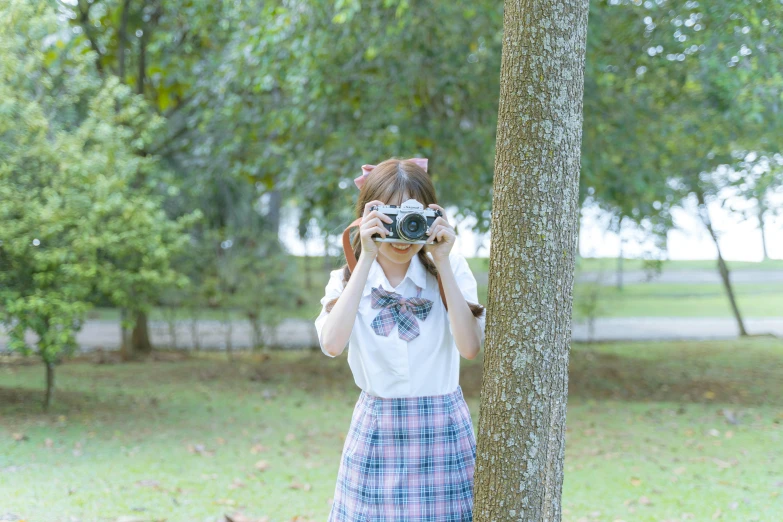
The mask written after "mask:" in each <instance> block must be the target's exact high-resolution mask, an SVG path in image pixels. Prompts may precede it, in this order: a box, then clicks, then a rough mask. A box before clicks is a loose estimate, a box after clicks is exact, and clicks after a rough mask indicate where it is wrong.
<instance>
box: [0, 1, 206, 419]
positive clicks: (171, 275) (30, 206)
mask: <svg viewBox="0 0 783 522" xmlns="http://www.w3.org/2000/svg"><path fill="white" fill-rule="evenodd" d="M0 17H2V19H3V20H5V21H6V22H7V23H4V24H3V25H2V27H0V41H2V42H3V45H2V47H0V99H2V100H3V102H2V105H0V111H1V112H2V118H0V220H1V221H2V222H3V227H2V228H1V229H0V306H1V307H2V311H3V322H4V323H5V324H6V326H7V328H8V330H9V338H10V341H9V346H10V347H11V348H12V349H14V350H18V351H21V352H23V353H31V352H35V353H37V354H38V355H39V356H40V357H41V358H42V359H43V361H44V363H45V364H46V368H47V392H46V399H45V403H44V404H45V405H46V406H47V407H48V405H49V404H50V402H51V397H52V390H53V386H54V367H55V365H56V364H57V363H58V362H60V361H61V360H62V358H63V357H65V356H66V355H68V353H70V352H71V351H72V350H73V349H74V348H75V347H76V341H75V336H76V333H77V332H78V330H79V328H80V327H81V324H82V321H83V319H84V314H85V312H86V310H87V309H88V307H89V303H88V298H89V297H90V295H91V294H92V293H93V291H94V290H95V289H102V290H104V291H109V290H110V291H111V292H112V293H111V296H112V298H113V299H116V300H119V301H123V300H128V301H132V305H131V304H130V303H128V304H129V306H130V307H131V309H133V310H140V311H144V310H145V306H148V303H149V295H150V294H151V293H152V290H151V289H153V288H154V289H157V288H160V287H163V286H165V285H168V284H174V283H176V282H177V281H178V279H179V276H178V274H177V273H176V272H175V271H174V270H172V269H171V268H170V266H169V265H168V259H169V258H170V256H171V254H172V252H173V251H176V250H177V249H178V248H181V247H182V245H183V243H184V242H185V241H187V236H186V235H184V234H183V233H182V230H183V228H185V227H188V226H191V225H192V223H191V222H190V221H189V220H188V219H182V220H180V221H179V222H172V221H170V220H168V219H167V218H166V216H165V214H164V213H163V212H162V210H161V208H160V201H159V199H157V198H155V197H154V196H152V195H151V190H150V186H149V184H150V183H152V178H150V177H146V178H145V176H144V174H145V173H148V172H150V171H151V170H153V169H154V168H155V162H156V159H155V158H154V157H152V156H143V155H140V154H138V150H139V149H140V148H142V147H143V146H144V145H145V144H146V143H148V142H149V141H150V136H151V135H152V134H153V133H154V132H155V125H156V122H155V121H154V119H153V120H150V119H149V118H148V116H147V114H146V110H145V107H144V104H143V103H142V102H141V100H139V99H138V98H136V97H134V96H133V95H132V94H131V93H130V91H129V89H128V88H127V87H125V86H122V85H120V84H119V83H118V82H116V81H108V82H102V81H101V80H100V78H98V76H97V74H96V69H95V68H94V62H92V61H91V59H90V56H89V53H84V52H83V46H81V45H80V44H79V41H78V40H74V39H72V38H70V36H69V33H68V32H63V31H62V26H61V25H60V24H59V23H58V21H57V19H56V16H55V13H54V11H53V10H51V9H50V8H49V7H48V6H46V5H45V4H40V3H38V2H31V1H29V0H12V1H10V2H9V3H6V4H4V5H3V6H2V7H0ZM130 259H133V260H137V262H136V264H134V265H133V266H129V265H128V264H129V263H131V261H129V260H130ZM28 330H32V332H33V333H34V334H35V335H36V337H37V339H36V341H35V349H33V348H31V347H30V346H29V345H28V343H27V340H26V337H25V334H26V332H27V331H28Z"/></svg>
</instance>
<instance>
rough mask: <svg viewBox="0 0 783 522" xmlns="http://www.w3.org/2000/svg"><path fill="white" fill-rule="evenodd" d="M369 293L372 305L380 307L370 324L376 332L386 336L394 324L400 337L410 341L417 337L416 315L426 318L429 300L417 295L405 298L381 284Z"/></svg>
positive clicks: (430, 308) (430, 307)
mask: <svg viewBox="0 0 783 522" xmlns="http://www.w3.org/2000/svg"><path fill="white" fill-rule="evenodd" d="M371 295H372V307H373V308H382V310H381V311H380V312H378V315H376V316H375V319H373V320H372V323H371V325H370V326H372V329H373V330H375V333H376V334H378V335H383V336H385V337H388V336H389V334H390V333H391V331H392V329H393V328H394V325H395V324H396V325H397V331H398V333H399V336H400V339H402V340H404V341H411V340H413V339H415V338H416V337H418V335H419V323H418V322H417V321H416V317H418V318H419V319H421V320H422V321H423V320H425V319H426V318H427V316H428V315H429V313H430V310H432V301H431V300H429V299H423V298H421V297H419V296H418V295H417V296H416V297H410V298H408V299H406V298H404V297H402V296H401V295H400V294H398V293H395V292H389V291H387V290H384V289H383V287H382V286H379V287H378V288H373V289H372V294H371ZM419 295H421V289H419Z"/></svg>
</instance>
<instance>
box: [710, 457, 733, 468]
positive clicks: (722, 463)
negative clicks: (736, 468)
mask: <svg viewBox="0 0 783 522" xmlns="http://www.w3.org/2000/svg"><path fill="white" fill-rule="evenodd" d="M712 461H713V462H714V463H715V464H717V465H718V467H719V468H720V469H727V468H730V467H732V464H731V462H726V461H725V460H720V459H716V458H713V459H712Z"/></svg>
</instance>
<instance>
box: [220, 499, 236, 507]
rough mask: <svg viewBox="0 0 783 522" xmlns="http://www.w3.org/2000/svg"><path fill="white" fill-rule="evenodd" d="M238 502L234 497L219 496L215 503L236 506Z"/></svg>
mask: <svg viewBox="0 0 783 522" xmlns="http://www.w3.org/2000/svg"><path fill="white" fill-rule="evenodd" d="M236 503H237V501H236V500H234V499H233V498H219V499H217V500H216V501H215V504H217V505H219V506H235V505H236Z"/></svg>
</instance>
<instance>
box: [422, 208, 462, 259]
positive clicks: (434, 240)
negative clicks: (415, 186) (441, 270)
mask: <svg viewBox="0 0 783 522" xmlns="http://www.w3.org/2000/svg"><path fill="white" fill-rule="evenodd" d="M429 208H431V209H433V210H440V212H441V214H443V215H442V216H440V217H438V218H436V219H435V221H433V223H432V226H431V227H430V231H429V234H428V235H429V238H428V239H427V245H426V246H425V250H426V251H427V252H429V253H430V254H432V259H433V260H434V261H436V262H440V261H447V260H448V259H449V253H450V252H451V248H452V247H453V246H454V242H455V241H456V240H457V234H456V233H455V232H454V227H452V226H451V225H450V224H449V221H448V219H446V211H445V210H443V208H442V207H440V206H438V205H436V204H435V203H431V204H430V205H429Z"/></svg>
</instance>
